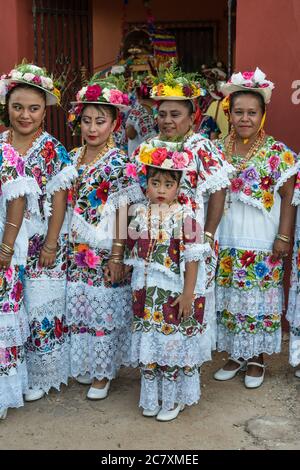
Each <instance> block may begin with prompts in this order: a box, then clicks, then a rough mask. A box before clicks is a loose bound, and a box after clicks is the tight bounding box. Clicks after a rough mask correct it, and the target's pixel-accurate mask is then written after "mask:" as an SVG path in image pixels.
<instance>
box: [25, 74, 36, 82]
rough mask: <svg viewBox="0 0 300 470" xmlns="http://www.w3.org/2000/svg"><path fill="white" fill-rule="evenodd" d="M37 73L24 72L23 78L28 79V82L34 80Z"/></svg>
mask: <svg viewBox="0 0 300 470" xmlns="http://www.w3.org/2000/svg"><path fill="white" fill-rule="evenodd" d="M34 77H35V75H34V74H33V73H24V75H23V79H24V80H26V82H32V80H33V79H34Z"/></svg>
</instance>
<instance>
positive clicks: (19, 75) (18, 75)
mask: <svg viewBox="0 0 300 470" xmlns="http://www.w3.org/2000/svg"><path fill="white" fill-rule="evenodd" d="M10 75H11V78H12V79H13V80H20V79H21V78H23V75H22V73H21V72H18V71H17V70H12V71H11V72H10Z"/></svg>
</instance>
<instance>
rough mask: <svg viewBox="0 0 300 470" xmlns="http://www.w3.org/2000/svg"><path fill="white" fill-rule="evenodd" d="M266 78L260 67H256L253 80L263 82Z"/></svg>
mask: <svg viewBox="0 0 300 470" xmlns="http://www.w3.org/2000/svg"><path fill="white" fill-rule="evenodd" d="M265 78H266V74H265V73H264V72H263V71H262V70H260V69H259V68H258V67H256V70H255V72H254V75H253V80H254V81H255V82H256V83H262V82H263V81H264V80H265Z"/></svg>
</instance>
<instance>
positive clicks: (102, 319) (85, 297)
mask: <svg viewBox="0 0 300 470" xmlns="http://www.w3.org/2000/svg"><path fill="white" fill-rule="evenodd" d="M131 296H132V294H131V287H130V285H126V286H123V287H114V288H112V287H104V286H95V287H94V286H89V285H88V284H86V283H84V282H81V281H80V282H69V283H68V289H67V324H68V328H69V331H70V363H71V375H72V376H73V377H77V376H78V375H84V374H85V373H87V372H88V373H89V374H90V375H91V377H92V378H96V379H98V380H101V379H103V378H108V379H110V380H111V379H113V378H115V377H116V375H117V372H118V370H119V368H120V367H121V366H122V365H130V345H131V322H132V302H131Z"/></svg>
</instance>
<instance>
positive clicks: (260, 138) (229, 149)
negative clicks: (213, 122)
mask: <svg viewBox="0 0 300 470" xmlns="http://www.w3.org/2000/svg"><path fill="white" fill-rule="evenodd" d="M265 137H266V133H265V131H264V130H263V129H261V130H260V131H259V133H258V134H257V138H256V139H255V141H254V142H253V144H252V145H251V147H250V149H249V150H248V152H247V153H246V155H245V157H243V158H242V161H241V162H240V163H237V164H235V163H234V162H233V153H234V147H235V146H236V133H235V131H234V130H233V131H232V132H231V133H230V136H229V142H228V144H227V146H226V148H225V153H226V157H227V161H228V162H229V163H231V164H232V165H233V166H234V167H235V168H236V170H237V172H238V173H240V172H241V171H243V170H245V168H246V166H247V163H248V161H249V160H251V158H252V157H253V155H255V154H256V153H257V152H258V150H259V149H260V148H261V146H262V145H263V143H264V141H265Z"/></svg>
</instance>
